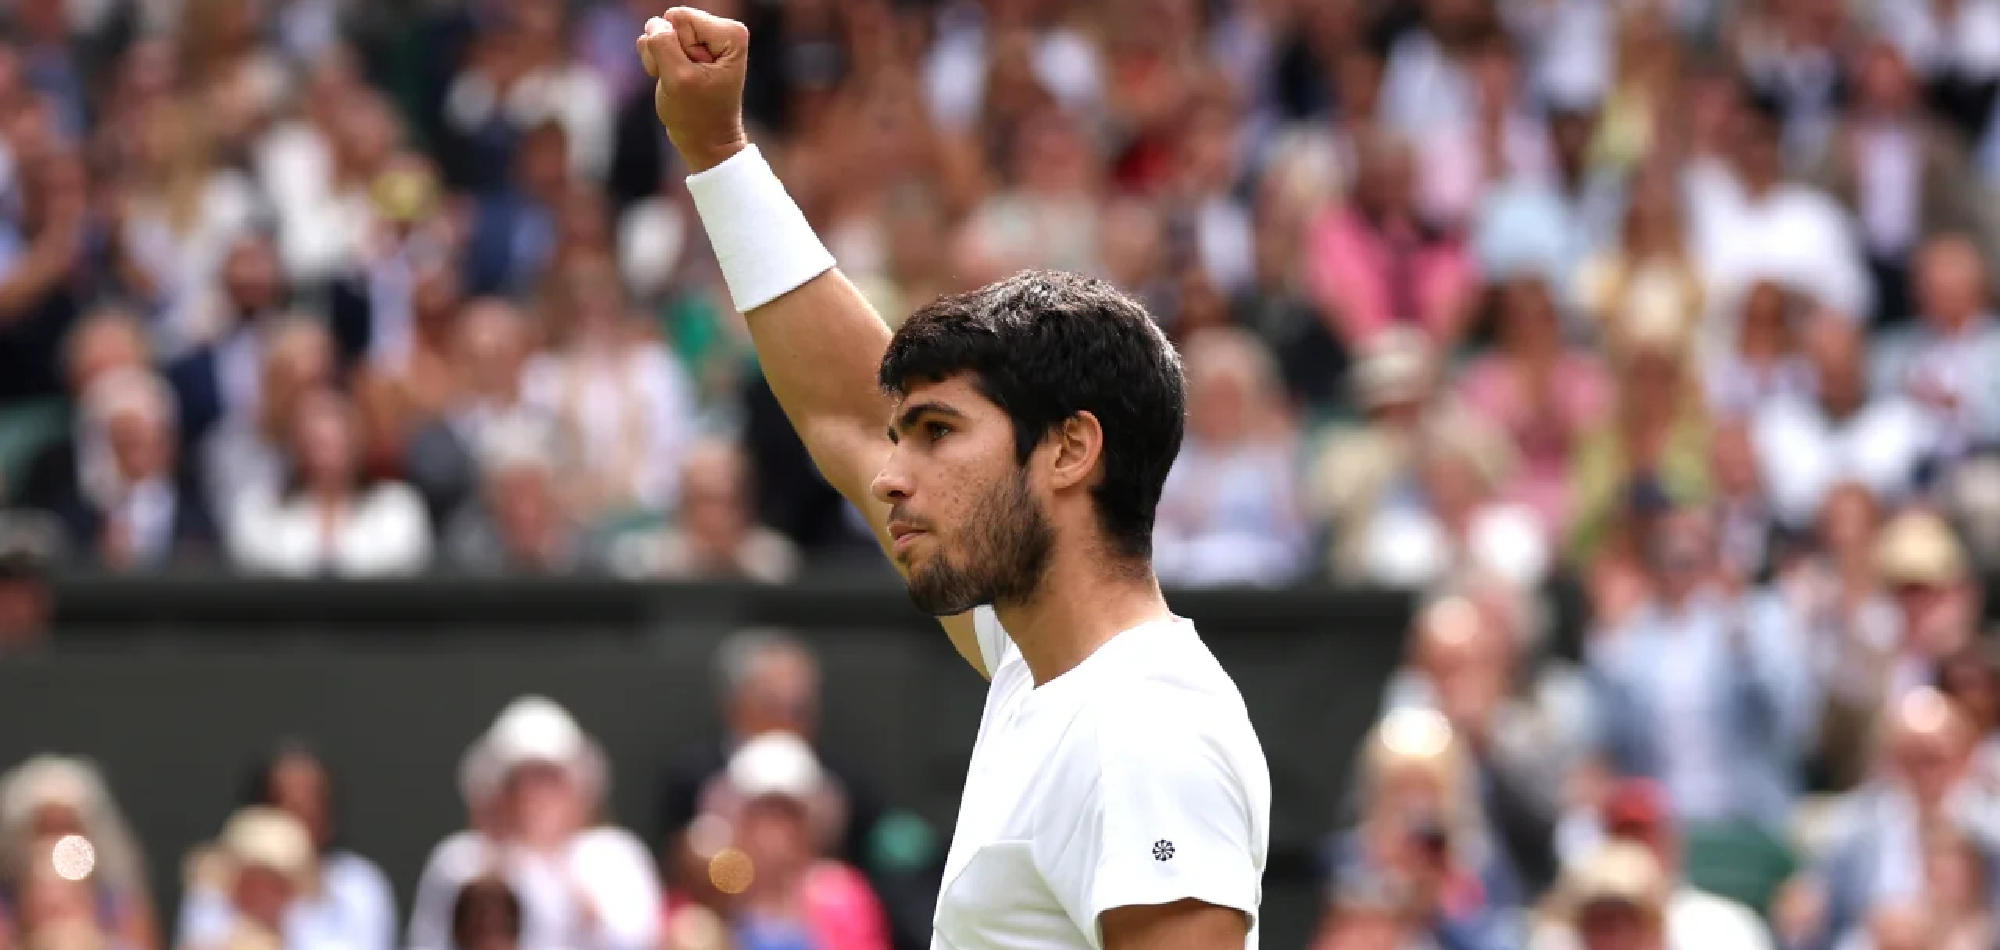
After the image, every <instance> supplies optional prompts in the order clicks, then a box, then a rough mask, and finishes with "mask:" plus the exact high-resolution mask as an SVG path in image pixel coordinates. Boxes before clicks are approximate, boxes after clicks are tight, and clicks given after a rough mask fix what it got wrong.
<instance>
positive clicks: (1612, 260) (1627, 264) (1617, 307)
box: [1573, 163, 1713, 355]
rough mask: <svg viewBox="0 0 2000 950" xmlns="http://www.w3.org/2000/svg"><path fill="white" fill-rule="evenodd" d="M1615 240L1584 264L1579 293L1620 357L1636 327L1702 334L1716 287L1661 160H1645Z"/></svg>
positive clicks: (1683, 335)
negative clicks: (1701, 262) (1699, 259)
mask: <svg viewBox="0 0 2000 950" xmlns="http://www.w3.org/2000/svg"><path fill="white" fill-rule="evenodd" d="M1630 191H1631V199H1630V201H1629V203H1628V204H1627V206H1626V210H1625V216H1624V220H1623V223H1622V225H1621V227H1620V229H1619V231H1618V235H1617V240H1616V242H1615V243H1613V244H1612V245H1611V246H1610V247H1608V248H1606V249H1604V250H1603V251H1601V252H1599V253H1597V254H1596V255H1594V256H1592V257H1590V258H1588V259H1586V260H1585V261H1584V262H1583V263H1581V264H1580V265H1578V267H1577V271H1576V277H1575V287H1574V288H1573V292H1574V293H1575V295H1576V300H1577V303H1578V304H1579V305H1580V308H1581V309H1582V311H1583V313H1584V314H1586V315H1587V316H1589V317H1590V318H1592V326H1591V327H1590V328H1589V329H1592V330H1593V331H1595V332H1596V333H1597V334H1599V335H1601V336H1602V338H1603V339H1604V340H1605V342H1606V343H1607V344H1608V349H1609V350H1610V351H1611V352H1612V353H1613V354H1614V355H1615V354H1617V353H1621V352H1625V351H1627V350H1629V349H1631V348H1632V339H1633V337H1634V335H1635V330H1637V329H1643V330H1644V331H1645V332H1646V333H1648V334H1654V333H1657V334H1660V335H1665V336H1670V337H1673V338H1676V339H1682V340H1698V339H1700V334H1699V333H1698V332H1697V330H1696V328H1697V327H1699V326H1700V325H1701V320H1702V316H1703V314H1704V313H1706V312H1707V308H1708V307H1709V305H1710V301H1709V298H1710V296H1711V294H1712V293H1713V291H1712V289H1711V288H1710V287H1709V286H1708V283H1707V281H1706V279H1705V278H1704V276H1703V274H1702V271H1701V268H1700V266H1699V265H1698V263H1697V262H1696V258H1695V246H1694V244H1693V243H1692V242H1691V241H1690V240H1689V236H1688V233H1687V227H1686V225H1685V222H1684V218H1685V215H1683V213H1682V209H1681V204H1682V201H1681V193H1680V190H1679V189H1678V188H1677V187H1676V182H1675V180H1674V178H1673V176H1672V175H1670V174H1669V173H1668V171H1667V168H1666V166H1665V165H1664V164H1662V163H1652V164H1648V165H1644V166H1641V167H1640V169H1639V171H1638V172H1637V174H1636V175H1635V177H1634V180H1633V182H1632V184H1631V186H1630Z"/></svg>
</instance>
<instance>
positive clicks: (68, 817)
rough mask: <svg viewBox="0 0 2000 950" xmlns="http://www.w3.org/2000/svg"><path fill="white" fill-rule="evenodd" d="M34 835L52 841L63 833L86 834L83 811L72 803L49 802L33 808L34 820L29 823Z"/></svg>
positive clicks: (87, 831) (87, 830)
mask: <svg viewBox="0 0 2000 950" xmlns="http://www.w3.org/2000/svg"><path fill="white" fill-rule="evenodd" d="M29 825H30V826H31V827H32V828H33V829H34V834H35V837H37V838H47V839H49V841H51V842H53V841H54V840H55V839H57V838H61V837H63V836H64V835H87V834H88V833H89V829H88V828H86V827H85V826H84V821H83V811H82V810H81V809H79V808H77V807H76V806H74V805H69V804H65V803H60V802H50V803H47V804H44V805H42V806H41V807H40V808H37V809H35V816H34V820H33V821H32V822H30V823H29Z"/></svg>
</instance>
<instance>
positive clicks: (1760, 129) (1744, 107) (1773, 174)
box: [1732, 102, 1785, 195]
mask: <svg viewBox="0 0 2000 950" xmlns="http://www.w3.org/2000/svg"><path fill="white" fill-rule="evenodd" d="M1732 128H1733V131H1734V135H1735V140H1736V174H1737V177H1738V178H1740V179H1741V180H1742V184H1743V185H1744V186H1745V187H1747V188H1748V189H1750V191H1751V192H1752V193H1753V194H1758V195H1761V194H1763V193H1764V192H1766V191H1768V190H1769V189H1771V188H1772V187H1775V186H1776V185H1777V184H1778V183H1779V181H1780V180H1782V179H1783V178H1784V174H1785V157H1784V151H1783V149H1782V147H1781V139H1780V137H1779V136H1780V130H1779V128H1778V122H1777V119H1776V118H1775V117H1774V116H1771V115H1768V114H1766V113H1764V112H1762V111H1759V109H1758V108H1757V107H1755V106H1753V105H1751V104H1749V103H1747V102H1746V103H1743V104H1741V105H1739V106H1738V108H1737V111H1736V118H1735V121H1734V122H1733V123H1732Z"/></svg>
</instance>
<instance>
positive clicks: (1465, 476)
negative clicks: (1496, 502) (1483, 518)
mask: <svg viewBox="0 0 2000 950" xmlns="http://www.w3.org/2000/svg"><path fill="white" fill-rule="evenodd" d="M1430 443H1431V444H1429V445H1428V446H1426V447H1425V450H1424V452H1423V454H1422V455H1421V456H1420V464H1421V466H1422V467H1421V469H1420V470H1419V471H1418V478H1419V480H1420V481H1421V482H1422V483H1423V489H1424V498H1425V500H1427V501H1428V502H1430V508H1431V512H1432V513H1433V514H1435V515H1436V516H1437V517H1438V518H1440V519H1442V520H1443V521H1444V522H1445V523H1446V524H1448V525H1453V526H1455V527H1463V526H1464V524H1465V523H1466V521H1467V519H1469V518H1470V517H1471V516H1472V513H1473V512H1474V511H1476V510H1478V508H1479V506H1480V505H1481V504H1482V503H1484V502H1485V501H1486V499H1487V496H1488V495H1490V494H1491V491H1490V486H1489V485H1488V484H1487V482H1486V476H1485V474H1484V473H1482V472H1481V471H1480V470H1479V465H1478V463H1477V462H1476V461H1475V460H1474V459H1473V457H1472V456H1471V454H1470V453H1469V452H1468V451H1467V450H1466V449H1465V447H1463V446H1459V445H1453V444H1451V442H1450V439H1448V438H1443V437H1434V438H1432V439H1431V440H1430Z"/></svg>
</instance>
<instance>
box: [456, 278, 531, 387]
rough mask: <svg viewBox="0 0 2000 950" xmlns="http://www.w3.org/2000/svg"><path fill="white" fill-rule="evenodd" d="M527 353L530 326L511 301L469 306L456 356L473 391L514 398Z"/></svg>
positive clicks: (457, 340)
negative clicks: (523, 320)
mask: <svg viewBox="0 0 2000 950" xmlns="http://www.w3.org/2000/svg"><path fill="white" fill-rule="evenodd" d="M527 352H528V341H527V328H526V327H525V326H523V325H522V322H521V315H520V313H519V312H518V311H516V310H515V309H514V307H513V305H512V304H509V303H507V302H506V301H504V300H497V299H491V298H488V299H484V300H475V301H473V302H472V303H470V304H468V305H467V306H466V308H465V312H464V314H463V315H462V316H461V318H460V320H459V325H458V333H457V334H456V339H455V340H454V343H453V358H454V361H455V362H456V363H457V364H458V368H459V370H460V372H461V373H463V374H464V378H465V381H466V384H467V387H468V388H469V389H470V390H471V391H472V392H474V393H477V394H479V395H480V396H482V397H485V398H488V399H501V400H505V401H512V399H513V397H514V394H515V391H516V389H517V387H518V386H519V383H520V379H521V366H522V362H523V361H524V360H525V359H526V358H527Z"/></svg>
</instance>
